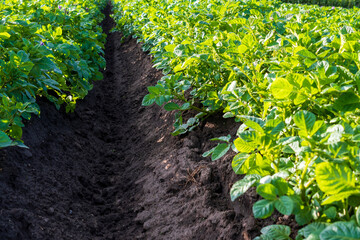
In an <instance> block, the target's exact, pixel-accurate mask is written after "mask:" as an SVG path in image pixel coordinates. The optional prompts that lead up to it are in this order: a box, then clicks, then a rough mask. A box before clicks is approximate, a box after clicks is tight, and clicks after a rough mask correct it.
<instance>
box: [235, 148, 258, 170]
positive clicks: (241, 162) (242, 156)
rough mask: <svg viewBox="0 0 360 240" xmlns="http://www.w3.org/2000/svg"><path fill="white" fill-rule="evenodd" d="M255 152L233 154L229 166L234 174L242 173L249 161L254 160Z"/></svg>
mask: <svg viewBox="0 0 360 240" xmlns="http://www.w3.org/2000/svg"><path fill="white" fill-rule="evenodd" d="M254 158H255V154H252V155H249V154H247V153H239V154H237V155H235V157H234V158H233V160H232V163H231V166H232V169H233V170H234V172H235V173H236V174H244V173H245V172H244V170H247V168H249V167H250V166H249V164H250V161H251V160H253V161H255V160H254Z"/></svg>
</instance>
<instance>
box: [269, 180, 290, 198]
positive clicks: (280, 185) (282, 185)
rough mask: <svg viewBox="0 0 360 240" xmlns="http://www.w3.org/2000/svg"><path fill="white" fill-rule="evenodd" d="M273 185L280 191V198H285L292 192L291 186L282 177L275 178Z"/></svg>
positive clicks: (272, 181)
mask: <svg viewBox="0 0 360 240" xmlns="http://www.w3.org/2000/svg"><path fill="white" fill-rule="evenodd" d="M271 183H272V184H273V185H274V186H275V187H276V188H277V190H278V191H279V196H283V195H286V194H288V192H291V191H292V190H291V189H290V188H289V184H288V182H287V181H285V179H283V178H280V177H273V179H272V180H271Z"/></svg>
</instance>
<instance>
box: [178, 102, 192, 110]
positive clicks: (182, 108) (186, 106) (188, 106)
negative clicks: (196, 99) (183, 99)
mask: <svg viewBox="0 0 360 240" xmlns="http://www.w3.org/2000/svg"><path fill="white" fill-rule="evenodd" d="M190 106H191V105H190V103H184V104H183V105H182V106H181V107H180V110H188V109H189V108H190Z"/></svg>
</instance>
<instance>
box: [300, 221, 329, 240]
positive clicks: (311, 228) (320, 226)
mask: <svg viewBox="0 0 360 240" xmlns="http://www.w3.org/2000/svg"><path fill="white" fill-rule="evenodd" d="M327 226H329V224H328V223H323V222H314V223H310V224H309V225H307V226H306V227H304V228H302V229H300V230H299V234H300V235H302V236H304V237H306V238H308V237H310V236H311V237H313V238H310V239H314V240H316V239H320V237H319V235H320V233H321V232H322V231H323V230H324V229H325V228H326V227H327Z"/></svg>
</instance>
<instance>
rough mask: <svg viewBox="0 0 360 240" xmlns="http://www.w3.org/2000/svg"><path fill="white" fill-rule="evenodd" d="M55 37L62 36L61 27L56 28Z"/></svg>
mask: <svg viewBox="0 0 360 240" xmlns="http://www.w3.org/2000/svg"><path fill="white" fill-rule="evenodd" d="M55 35H57V36H61V35H62V29H61V27H57V28H56V29H55Z"/></svg>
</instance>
